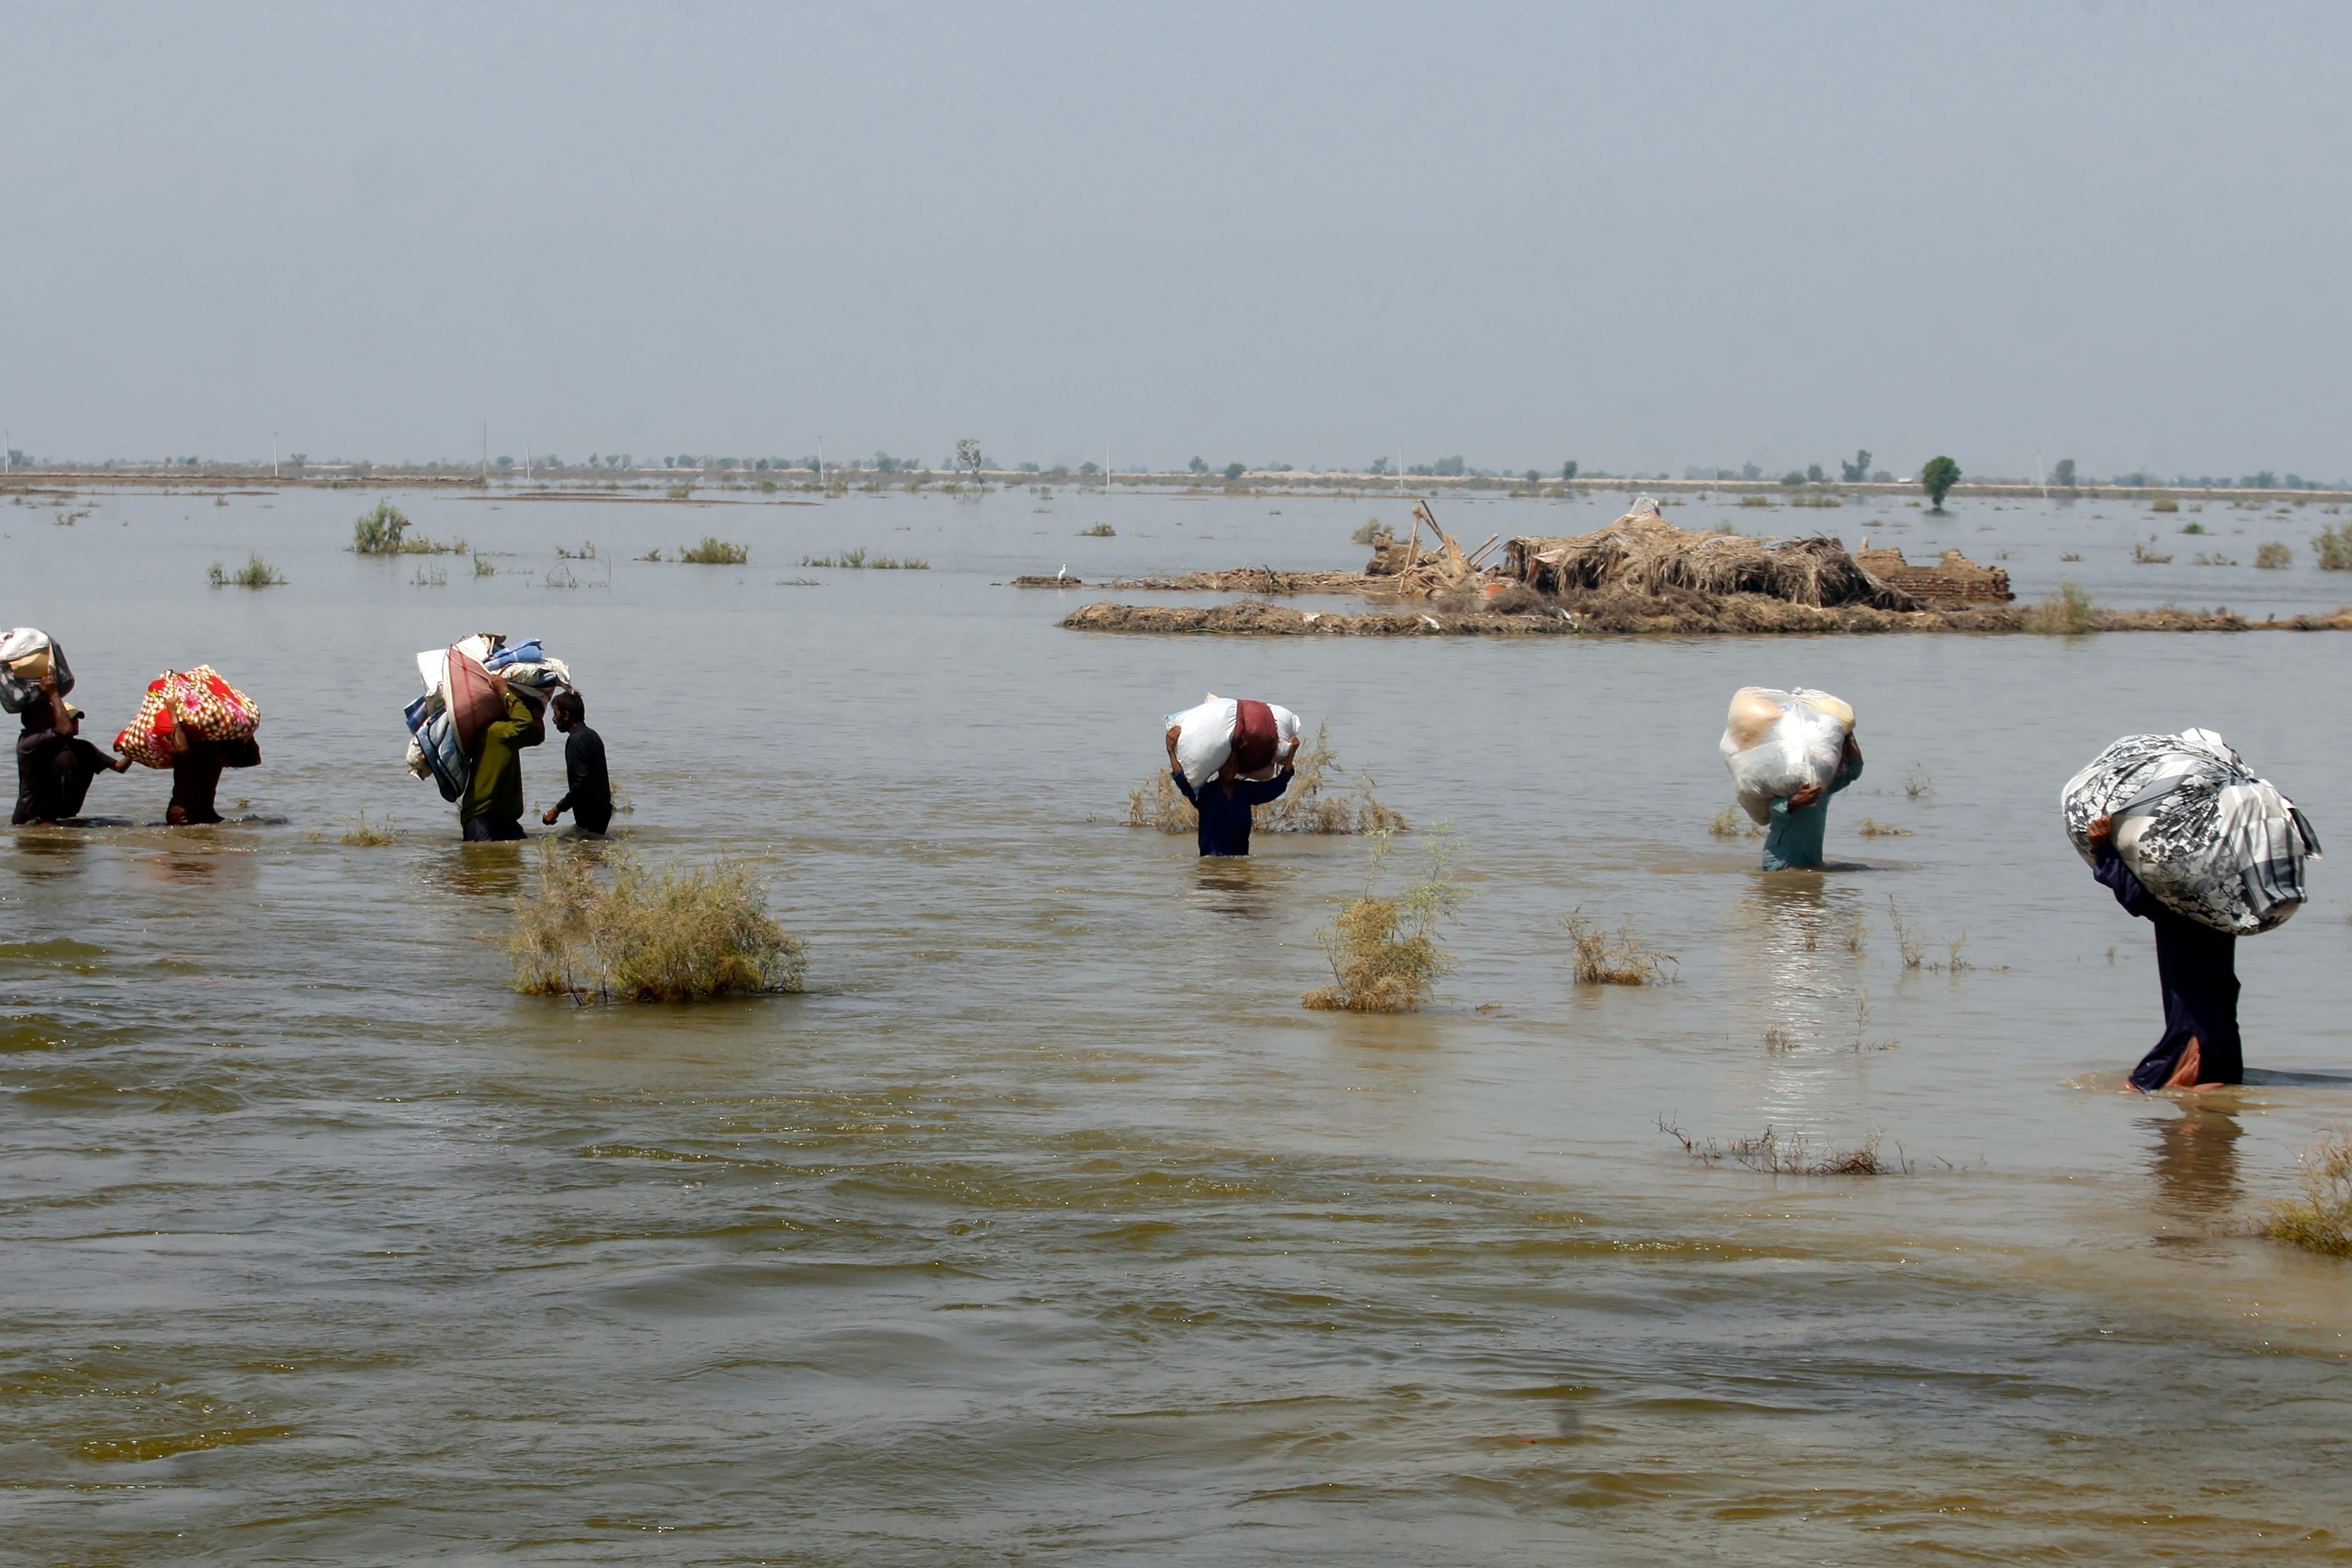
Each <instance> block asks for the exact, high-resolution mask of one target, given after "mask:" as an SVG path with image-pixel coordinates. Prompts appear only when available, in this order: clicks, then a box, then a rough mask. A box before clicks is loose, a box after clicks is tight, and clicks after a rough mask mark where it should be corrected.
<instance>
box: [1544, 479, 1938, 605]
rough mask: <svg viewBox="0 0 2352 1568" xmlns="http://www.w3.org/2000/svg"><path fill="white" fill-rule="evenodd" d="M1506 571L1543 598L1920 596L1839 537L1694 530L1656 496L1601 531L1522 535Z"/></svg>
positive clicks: (1845, 599)
mask: <svg viewBox="0 0 2352 1568" xmlns="http://www.w3.org/2000/svg"><path fill="white" fill-rule="evenodd" d="M1503 560H1504V571H1505V572H1506V573H1507V574H1508V575H1510V576H1512V577H1515V578H1517V580H1518V581H1519V582H1521V583H1524V584H1527V585H1528V587H1530V588H1533V589H1535V590H1536V591H1538V593H1544V594H1562V593H1569V592H1572V591H1574V590H1576V589H1579V588H1591V589H1599V590H1602V591H1606V592H1615V593H1640V594H1654V593H1658V592H1660V591H1662V590H1664V589H1670V588H1691V589H1696V590H1697V591H1698V592H1700V593H1702V594H1715V595H1723V594H1758V595H1763V596H1765V597H1767V598H1772V599H1782V600H1786V601H1787V602H1789V603H1790V604H1792V605H1819V606H1833V605H1869V606H1871V607H1872V608H1874V609H1881V610H1912V609H1916V608H1917V607H1918V605H1916V603H1915V602H1914V601H1913V599H1912V597H1911V595H1908V594H1906V593H1904V592H1903V591H1902V590H1901V589H1899V588H1895V587H1892V586H1890V585H1888V584H1885V583H1882V582H1880V581H1879V580H1878V579H1877V578H1875V577H1874V576H1872V575H1871V574H1869V573H1867V572H1865V571H1864V570H1863V569H1862V568H1861V567H1860V566H1858V565H1856V564H1855V563H1854V561H1853V557H1852V556H1850V555H1848V554H1847V553H1846V552H1845V546H1844V545H1843V544H1840V543H1839V542H1837V541H1836V540H1834V539H1752V538H1749V537H1748V536H1747V535H1745V534H1738V533H1693V532H1691V531H1689V530H1687V529H1681V528H1676V527H1675V525H1674V524H1673V523H1670V522H1668V521H1666V520H1665V519H1664V517H1663V516H1661V515H1659V512H1658V504H1657V502H1655V501H1654V500H1648V499H1647V498H1646V497H1645V498H1644V499H1643V500H1640V501H1637V502H1635V503H1634V507H1633V510H1631V511H1629V512H1627V513H1626V514H1625V515H1624V516H1622V517H1621V518H1619V519H1618V520H1617V521H1614V522H1612V523H1611V524H1610V525H1609V526H1608V527H1606V528H1603V529H1598V530H1596V531H1593V532H1591V533H1582V534H1578V535H1576V536H1575V537H1574V538H1570V539H1514V540H1512V541H1511V542H1510V543H1508V544H1507V545H1505V546H1504V547H1503Z"/></svg>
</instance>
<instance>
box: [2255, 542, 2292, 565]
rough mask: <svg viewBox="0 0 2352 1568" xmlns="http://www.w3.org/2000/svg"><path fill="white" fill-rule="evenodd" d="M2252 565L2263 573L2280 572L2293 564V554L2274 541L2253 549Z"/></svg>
mask: <svg viewBox="0 0 2352 1568" xmlns="http://www.w3.org/2000/svg"><path fill="white" fill-rule="evenodd" d="M2254 564H2255V565H2257V566H2259V567H2261V568H2262V569H2263V571H2265V572H2276V571H2280V570H2282V569H2283V568H2285V567H2288V566H2292V565H2293V564H2294V551H2292V550H2290V549H2288V548H2287V547H2286V546H2285V545H2284V544H2282V543H2280V542H2278V541H2277V540H2275V539H2274V540H2272V541H2271V542H2269V543H2267V544H2263V545H2259V546H2257V547H2256V548H2255V550H2254Z"/></svg>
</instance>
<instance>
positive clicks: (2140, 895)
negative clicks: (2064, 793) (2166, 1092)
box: [2084, 816, 2246, 1094]
mask: <svg viewBox="0 0 2352 1568" xmlns="http://www.w3.org/2000/svg"><path fill="white" fill-rule="evenodd" d="M2084 837H2087V838H2088V839H2089V840H2090V841H2091V875H2092V876H2094V877H2096V878H2097V879H2099V881H2100V882H2101V883H2102V884H2103V885H2105V888H2106V889H2107V890H2108V891H2109V892H2112V893H2113V894H2115V896H2116V902H2117V903H2119V904H2121V905H2122V906H2123V907H2124V908H2125V910H2126V911H2128V912H2130V913H2132V914H2135V915H2137V916H2138V917H2139V918H2140V919H2142V920H2144V921H2147V922H2148V923H2149V924H2150V925H2153V926H2154V927H2156V977H2157V984H2159V985H2161V986H2162V987H2163V988H2164V1036H2163V1037H2162V1038H2161V1039H2158V1041H2157V1042H2156V1044H2155V1045H2154V1046H2153V1047H2149V1050H2148V1053H2147V1055H2146V1056H2144V1057H2142V1058H2140V1059H2139V1065H2138V1066H2137V1067H2135V1068H2132V1070H2131V1080H2130V1081H2131V1086H2132V1087H2133V1088H2134V1089H2138V1090H2139V1091H2140V1092H2142V1093H2143V1094H2145V1093H2147V1092H2149V1091H2151V1090H2154V1089H2211V1088H2212V1087H2213V1086H2214V1085H2216V1084H2223V1083H2243V1082H2244V1081H2245V1078H2246V1060H2245V1047H2244V1044H2243V1042H2242V1041H2241V1040H2240V1038H2239V1037H2238V939H2237V938H2236V937H2234V936H2231V934H2230V933H2229V932H2228V931H2215V930H2214V929H2213V928H2212V927H2211V926H2209V925H2204V924H2200V922H2198V921H2192V920H2190V919H2189V918H2188V917H2187V916H2185V915H2177V914H2174V913H2173V912H2172V911H2171V910H2168V909H2166V908H2165V907H2164V906H2163V905H2162V904H2160V903H2158V901H2157V900H2156V898H2155V896H2154V895H2153V894H2151V893H2150V892H2149V891H2148V890H2147V889H2146V888H2144V887H2142V886H2140V880H2139V879H2138V878H2137V877H2135V876H2133V875H2132V872H2131V868H2130V867H2128V866H2126V865H2125V864H2124V862H2123V857H2122V856H2120V855H2118V854H2116V819H2115V818H2114V817H2112V816H2102V817H2100V818H2099V819H2098V820H2097V821H2095V822H2094V823H2092V824H2091V826H2090V828H2089V830H2088V831H2087V832H2086V833H2085V834H2084Z"/></svg>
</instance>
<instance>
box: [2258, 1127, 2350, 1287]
mask: <svg viewBox="0 0 2352 1568" xmlns="http://www.w3.org/2000/svg"><path fill="white" fill-rule="evenodd" d="M2295 1163H2296V1164H2298V1165H2300V1166H2301V1167H2302V1169H2303V1195H2302V1196H2301V1197H2294V1198H2281V1199H2280V1200H2279V1201H2278V1202H2276V1203H2274V1204H2273V1205H2271V1212H2270V1217H2269V1218H2267V1219H2265V1220H2264V1221H2263V1226H2262V1234H2263V1236H2266V1237H2270V1239H2271V1240H2273V1241H2284V1242H2285V1243H2286V1244H2287V1245H2288V1246H2290V1247H2303V1248H2305V1249H2306V1250H2308V1251H2312V1252H2323V1253H2326V1254H2327V1255H2328V1256H2329V1257H2331V1258H2352V1139H2347V1138H2346V1137H2345V1135H2344V1134H2343V1133H2342V1132H2341V1131H2328V1132H2325V1133H2323V1134H2321V1135H2320V1139H2319V1142H2316V1143H2314V1144H2313V1145H2312V1146H2311V1147H2310V1148H2308V1149H2306V1150H2305V1151H2304V1152H2303V1153H2302V1154H2301V1155H2300V1156H2298V1157H2297V1159H2296V1161H2295Z"/></svg>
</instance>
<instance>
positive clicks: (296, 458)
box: [286, 452, 310, 474]
mask: <svg viewBox="0 0 2352 1568" xmlns="http://www.w3.org/2000/svg"><path fill="white" fill-rule="evenodd" d="M286 460H287V461H288V462H289V463H291V464H293V465H294V471H295V472H296V473H298V474H299V473H300V472H301V471H302V465H303V464H305V463H307V462H309V461H310V456H309V454H307V453H303V452H289V453H287V454H286Z"/></svg>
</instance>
